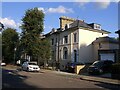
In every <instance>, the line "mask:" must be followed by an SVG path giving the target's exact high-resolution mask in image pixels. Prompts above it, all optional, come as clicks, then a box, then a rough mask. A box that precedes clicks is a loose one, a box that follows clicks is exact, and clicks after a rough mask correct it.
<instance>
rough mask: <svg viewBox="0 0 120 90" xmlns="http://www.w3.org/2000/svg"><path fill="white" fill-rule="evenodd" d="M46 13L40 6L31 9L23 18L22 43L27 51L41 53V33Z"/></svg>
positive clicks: (34, 53) (30, 53) (33, 54)
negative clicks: (39, 8)
mask: <svg viewBox="0 0 120 90" xmlns="http://www.w3.org/2000/svg"><path fill="white" fill-rule="evenodd" d="M43 21H44V13H43V12H42V11H39V10H38V8H33V9H29V10H27V11H26V13H25V16H24V17H23V18H22V22H23V24H22V26H21V29H22V35H21V36H22V38H21V40H20V45H21V46H22V48H23V50H24V52H25V53H27V54H28V55H30V56H37V55H38V53H39V43H40V33H41V32H43V25H44V23H43Z"/></svg>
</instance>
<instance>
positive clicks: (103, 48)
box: [93, 37, 119, 62]
mask: <svg viewBox="0 0 120 90" xmlns="http://www.w3.org/2000/svg"><path fill="white" fill-rule="evenodd" d="M93 45H94V60H111V61H113V62H117V61H118V49H119V45H118V40H117V39H115V38H110V37H99V38H97V39H96V40H95V41H93Z"/></svg>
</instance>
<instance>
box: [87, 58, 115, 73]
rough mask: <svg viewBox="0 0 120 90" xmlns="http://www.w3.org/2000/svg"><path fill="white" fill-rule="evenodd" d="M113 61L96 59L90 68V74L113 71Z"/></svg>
mask: <svg viewBox="0 0 120 90" xmlns="http://www.w3.org/2000/svg"><path fill="white" fill-rule="evenodd" d="M112 64H113V61H110V60H102V61H95V62H94V63H93V64H92V65H90V66H89V68H88V73H89V74H102V73H106V72H111V68H112Z"/></svg>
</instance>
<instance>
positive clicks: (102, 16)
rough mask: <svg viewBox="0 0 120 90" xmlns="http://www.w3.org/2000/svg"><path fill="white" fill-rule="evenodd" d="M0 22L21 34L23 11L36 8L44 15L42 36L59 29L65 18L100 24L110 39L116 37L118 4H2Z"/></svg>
mask: <svg viewBox="0 0 120 90" xmlns="http://www.w3.org/2000/svg"><path fill="white" fill-rule="evenodd" d="M0 5H1V7H2V10H0V11H1V12H2V15H1V16H0V22H2V23H3V24H4V25H5V26H6V27H11V28H14V29H16V30H17V32H19V33H20V32H21V29H20V28H19V26H20V25H21V23H22V21H21V19H22V18H23V16H24V14H25V11H26V10H28V9H32V8H34V7H38V9H39V10H42V11H43V12H44V14H45V18H44V32H43V33H44V34H46V33H48V32H50V31H51V29H52V28H59V27H60V25H59V24H60V23H59V18H60V17H61V16H67V17H71V18H75V19H79V20H84V21H85V22H86V23H98V24H101V26H102V29H104V30H107V31H110V32H111V34H110V35H109V36H110V37H117V34H115V31H117V30H118V3H117V2H7V1H6V2H2V4H1V3H0Z"/></svg>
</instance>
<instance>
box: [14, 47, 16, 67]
mask: <svg viewBox="0 0 120 90" xmlns="http://www.w3.org/2000/svg"><path fill="white" fill-rule="evenodd" d="M15 53H16V48H14V65H15Z"/></svg>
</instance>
